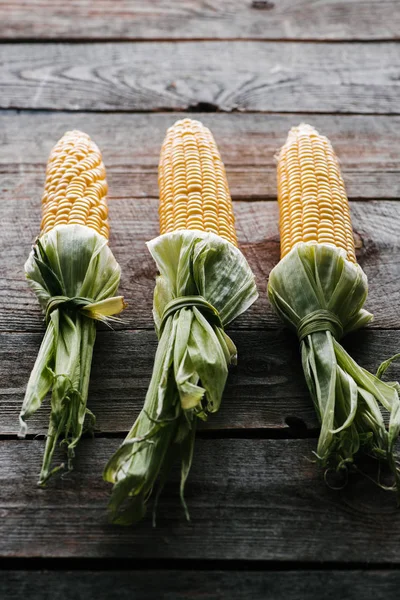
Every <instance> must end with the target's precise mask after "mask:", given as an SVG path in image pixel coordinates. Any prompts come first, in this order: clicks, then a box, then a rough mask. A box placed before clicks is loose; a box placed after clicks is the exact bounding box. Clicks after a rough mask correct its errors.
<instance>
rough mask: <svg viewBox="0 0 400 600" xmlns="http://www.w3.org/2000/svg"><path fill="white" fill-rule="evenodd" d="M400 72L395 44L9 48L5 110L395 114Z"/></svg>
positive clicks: (2, 79) (0, 103) (2, 66)
mask: <svg viewBox="0 0 400 600" xmlns="http://www.w3.org/2000/svg"><path fill="white" fill-rule="evenodd" d="M399 68H400V47H399V45H398V44H396V43H392V42H388V43H381V44H378V43H377V44H373V45H370V44H362V43H351V44H349V43H343V44H332V43H331V44H329V43H321V44H319V45H318V51H316V48H315V44H313V43H303V44H297V43H293V42H285V43H279V44H276V43H271V42H231V43H229V44H226V43H224V42H175V43H171V42H159V43H156V44H154V43H148V42H143V43H137V44H135V43H129V42H127V43H123V44H118V43H110V44H99V43H93V44H70V45H68V44H16V45H12V44H3V45H1V47H0V85H1V88H2V94H1V97H0V108H21V109H23V108H35V109H41V108H46V109H69V110H72V111H76V110H88V111H93V110H97V111H103V110H107V111H109V110H114V109H118V110H122V111H152V110H163V109H164V110H165V109H168V110H188V109H193V110H196V108H200V107H211V108H212V109H213V110H214V109H215V110H217V109H218V110H221V111H232V110H239V111H242V110H252V111H261V112H264V111H267V112H320V113H324V112H338V113H377V114H380V113H391V114H395V113H398V112H399V107H398V96H399V89H400V84H399V81H398V76H397V74H398V71H399Z"/></svg>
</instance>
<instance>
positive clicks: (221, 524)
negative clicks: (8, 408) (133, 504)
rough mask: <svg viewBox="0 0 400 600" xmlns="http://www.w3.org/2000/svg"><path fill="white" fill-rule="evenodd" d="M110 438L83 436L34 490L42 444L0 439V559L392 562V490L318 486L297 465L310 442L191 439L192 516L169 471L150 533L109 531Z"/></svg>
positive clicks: (359, 484)
mask: <svg viewBox="0 0 400 600" xmlns="http://www.w3.org/2000/svg"><path fill="white" fill-rule="evenodd" d="M118 443H119V440H112V439H102V440H99V439H96V440H85V441H83V442H82V444H81V446H80V449H79V452H78V456H77V461H76V470H75V471H74V472H72V473H71V474H69V475H68V476H66V477H65V478H63V479H60V478H54V480H53V481H52V482H50V483H49V486H48V488H47V489H38V488H37V487H36V486H35V483H36V475H37V471H38V466H39V463H40V460H41V455H42V452H43V445H44V444H43V442H42V441H32V440H29V441H24V442H21V441H19V442H17V441H3V442H0V456H1V465H2V468H1V470H0V489H1V501H0V504H1V515H2V519H1V521H0V530H1V535H0V556H2V557H6V556H9V557H12V556H14V557H15V556H18V557H24V556H31V557H35V556H36V557H44V556H47V557H48V556H52V557H76V558H78V557H88V558H97V557H98V558H101V557H103V558H111V557H115V558H117V557H125V558H126V559H128V558H132V559H134V558H139V559H148V558H151V557H152V558H164V557H165V556H168V558H169V559H180V558H185V559H187V558H188V557H189V558H190V559H192V560H196V559H209V560H218V559H219V560H221V559H239V560H274V561H289V560H290V561H307V562H308V561H311V562H318V563H321V562H322V563H323V562H324V561H335V562H338V563H349V561H356V562H363V563H364V562H365V563H370V562H372V563H375V564H385V563H388V562H390V563H393V564H396V565H398V564H399V562H400V561H399V552H398V538H399V535H400V511H398V510H397V508H396V499H395V495H394V494H391V493H389V492H384V491H382V490H380V489H379V488H377V486H376V485H375V484H373V483H372V482H371V481H370V480H368V479H366V478H365V477H364V478H362V477H361V476H359V477H356V476H354V478H352V479H351V482H350V483H349V485H348V486H347V487H346V488H345V489H344V490H342V491H334V490H332V489H330V488H328V487H327V486H326V484H325V483H324V479H323V477H322V474H321V472H320V470H319V469H318V468H317V467H316V465H314V464H313V463H312V462H310V460H309V459H310V458H311V456H312V454H311V453H312V450H313V449H315V441H314V440H201V439H198V440H197V442H196V451H195V457H194V463H193V469H192V472H191V476H190V479H189V481H188V485H187V494H186V497H187V501H188V505H189V509H190V511H191V517H192V521H191V522H190V523H187V522H186V521H185V520H184V514H183V511H182V508H181V507H180V506H179V494H178V487H179V486H178V477H179V473H178V469H176V470H175V472H174V474H173V475H172V479H171V482H170V483H169V484H167V486H166V488H165V490H164V493H163V496H162V498H161V501H160V507H159V514H158V521H157V528H155V529H153V528H152V527H151V517H150V515H148V517H147V518H146V520H145V522H143V523H141V524H139V525H138V526H137V527H134V528H121V527H116V526H111V525H109V524H108V523H107V516H106V502H107V499H108V497H109V491H110V486H109V485H108V484H106V483H104V482H102V480H101V472H102V468H103V466H104V463H105V462H106V460H107V459H108V457H109V456H110V454H111V453H112V452H113V451H114V450H115V449H116V447H117V446H118ZM388 532H390V534H389V533H388Z"/></svg>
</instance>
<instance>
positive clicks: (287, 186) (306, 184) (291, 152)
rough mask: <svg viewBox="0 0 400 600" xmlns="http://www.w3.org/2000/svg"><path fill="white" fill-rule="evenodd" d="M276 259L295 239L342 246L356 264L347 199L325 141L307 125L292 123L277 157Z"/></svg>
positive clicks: (337, 163)
mask: <svg viewBox="0 0 400 600" xmlns="http://www.w3.org/2000/svg"><path fill="white" fill-rule="evenodd" d="M278 203H279V228H280V235H281V258H283V257H284V256H285V255H286V254H287V253H288V252H290V250H291V249H292V248H293V246H294V245H295V244H297V243H299V242H315V243H317V244H322V243H323V244H330V245H333V246H336V247H338V248H342V249H343V250H345V251H346V253H347V258H348V259H349V260H350V261H352V262H356V256H355V250H354V237H353V230H352V226H351V218H350V210H349V203H348V200H347V196H346V191H345V188H344V183H343V179H342V176H341V173H340V167H339V161H338V159H337V157H336V154H335V152H334V150H333V148H332V145H331V143H330V141H329V140H328V139H327V138H326V137H324V136H322V135H320V134H319V133H318V131H317V130H316V129H314V127H311V125H306V124H301V125H299V126H298V127H293V128H292V129H291V130H290V132H289V135H288V138H287V140H286V143H285V145H284V146H283V147H282V149H281V151H280V153H279V156H278Z"/></svg>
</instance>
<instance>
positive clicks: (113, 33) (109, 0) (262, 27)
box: [0, 0, 400, 41]
mask: <svg viewBox="0 0 400 600" xmlns="http://www.w3.org/2000/svg"><path fill="white" fill-rule="evenodd" d="M397 8H398V6H397V4H396V2H395V0H386V1H385V2H379V1H378V0H370V1H369V2H364V1H363V0H352V1H351V2H348V1H346V0H329V1H328V2H326V1H325V2H322V3H313V4H311V5H310V4H309V3H308V2H307V1H306V0H296V1H293V0H281V1H280V2H270V1H267V0H261V1H259V0H253V1H252V2H243V1H242V0H228V1H227V0H224V2H220V3H209V2H207V1H206V0H195V1H189V0H184V1H182V0H153V1H152V3H151V5H147V4H146V3H145V2H143V1H140V0H133V1H131V0H122V1H121V0H120V1H119V2H113V0H101V1H99V0H91V1H89V2H88V1H83V0H69V2H68V3H65V2H62V0H33V1H32V0H12V1H10V0H0V15H1V19H0V39H3V40H4V39H6V40H7V39H9V40H23V39H34V38H35V39H43V40H45V39H50V40H55V41H58V40H59V39H71V40H81V39H85V40H88V39H89V40H93V39H96V40H99V39H104V40H110V39H124V40H149V39H159V40H162V39H163V40H168V39H235V38H249V37H250V38H253V39H300V40H303V39H315V40H326V39H329V40H362V39H367V40H376V39H380V40H382V39H385V40H395V39H398V37H399V33H400V19H399V13H398V10H397Z"/></svg>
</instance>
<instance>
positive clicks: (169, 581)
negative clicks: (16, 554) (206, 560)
mask: <svg viewBox="0 0 400 600" xmlns="http://www.w3.org/2000/svg"><path fill="white" fill-rule="evenodd" d="M235 565H236V563H235ZM399 585H400V573H399V572H398V571H389V570H384V569H382V570H374V571H372V570H357V571H352V570H349V571H347V570H346V571H340V570H335V571H327V570H316V571H302V570H299V571H294V570H293V571H273V570H271V571H246V570H244V571H239V570H237V568H236V569H235V570H232V571H208V570H206V571H203V570H201V571H200V570H196V571H195V570H188V571H177V570H171V571H170V570H167V571H166V570H153V569H150V570H146V571H138V570H132V571H106V572H104V571H88V570H79V571H45V570H40V571H24V570H21V571H1V572H0V594H1V595H2V597H3V598H7V600H21V598H28V597H29V598H30V600H65V598H71V590H73V594H74V595H73V596H72V597H73V598H74V600H83V599H85V600H109V598H110V591H111V590H114V589H117V590H118V598H119V600H160V594H161V597H162V598H163V600H190V599H195V598H198V597H200V598H201V599H202V600H228V599H229V600H231V599H232V598H234V599H235V600H249V598H252V600H299V598H301V600H315V599H316V598H325V599H326V600H334V599H335V598H346V600H359V598H362V599H363V600H397V598H398V592H399Z"/></svg>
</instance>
